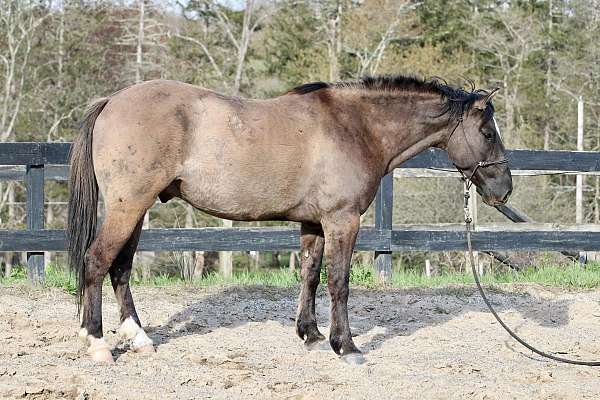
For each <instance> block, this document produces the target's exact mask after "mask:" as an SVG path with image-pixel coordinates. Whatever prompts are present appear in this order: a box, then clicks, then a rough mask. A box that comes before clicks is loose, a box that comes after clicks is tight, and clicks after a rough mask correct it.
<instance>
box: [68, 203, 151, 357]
mask: <svg viewBox="0 0 600 400" xmlns="http://www.w3.org/2000/svg"><path fill="white" fill-rule="evenodd" d="M146 209H147V207H146V206H145V205H144V206H142V205H133V204H131V205H128V206H125V204H122V205H121V206H120V207H119V206H112V207H111V204H108V203H107V204H106V218H105V219H104V223H103V224H102V228H101V229H100V232H99V234H98V236H97V237H96V239H95V240H94V242H93V243H92V245H91V246H90V248H89V249H88V251H87V253H86V257H85V258H86V269H85V279H84V282H83V284H84V288H83V304H82V306H83V311H82V320H81V330H80V332H79V335H80V337H81V338H82V339H84V340H85V341H86V342H87V344H88V346H89V348H88V353H89V354H90V355H91V356H92V359H93V360H94V361H97V362H113V359H112V354H111V352H110V348H109V346H108V345H107V343H106V342H105V341H104V338H103V333H102V281H103V280H104V277H105V276H106V274H107V272H108V270H109V268H110V266H111V265H112V263H113V261H115V259H116V258H117V255H118V254H119V253H120V251H121V249H122V248H123V246H124V245H125V244H126V243H127V241H128V240H129V238H130V237H131V236H132V234H133V232H134V230H135V229H136V226H137V225H138V222H139V220H140V219H141V217H142V215H143V214H144V213H145V212H146Z"/></svg>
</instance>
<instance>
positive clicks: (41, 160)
mask: <svg viewBox="0 0 600 400" xmlns="http://www.w3.org/2000/svg"><path fill="white" fill-rule="evenodd" d="M70 146H71V144H70V143H29V142H19V143H0V166H2V167H0V180H24V181H25V186H26V189H27V229H24V230H0V251H24V252H27V264H28V276H29V279H30V280H31V281H32V282H33V283H40V282H43V281H44V255H43V254H44V253H43V251H64V250H65V249H66V237H65V232H64V231H63V230H50V229H48V230H47V229H44V180H45V179H54V180H59V181H61V180H66V178H67V176H68V166H67V165H66V164H67V163H68V155H69V151H70ZM507 158H508V160H509V166H510V168H511V170H513V171H528V172H529V173H531V172H530V171H533V173H535V171H540V173H548V172H555V173H565V172H568V173H588V174H597V173H600V152H582V151H540V150H512V151H508V152H507ZM23 166H24V167H23ZM452 168H453V165H452V163H451V162H450V160H449V159H448V156H447V154H446V153H445V152H443V151H441V150H436V149H431V150H428V151H425V152H423V153H421V154H419V155H418V156H416V157H414V158H413V159H411V160H409V161H407V162H405V163H404V164H403V165H402V166H401V167H400V170H406V171H411V173H410V174H406V175H404V176H436V175H435V174H427V173H425V172H420V173H419V171H425V170H431V169H433V170H434V171H435V170H446V169H452ZM396 171H397V175H400V176H402V173H398V171H399V170H396ZM411 174H412V175H411ZM439 175H447V172H446V173H445V174H438V175H437V176H439ZM393 184H394V182H393V174H392V173H390V174H388V175H386V176H385V177H384V178H383V179H382V181H381V185H380V187H379V190H378V192H377V196H376V198H375V226H374V227H364V228H363V229H361V231H360V233H359V236H358V241H357V246H356V248H357V250H368V251H375V266H376V268H377V270H378V273H379V275H380V277H381V278H382V279H386V278H387V277H389V275H390V274H391V265H392V257H391V255H392V252H394V251H415V250H422V251H450V250H458V251H462V250H465V249H466V244H465V234H464V232H463V231H462V227H461V226H457V225H447V224H446V225H436V226H431V225H410V226H392V209H393ZM299 233H300V232H299V229H297V228H288V227H276V228H273V227H265V228H237V227H236V228H198V229H148V230H144V231H143V232H142V236H141V239H140V246H139V249H140V250H148V251H160V250H162V251H198V250H213V251H217V250H219V251H221V250H223V251H227V250H260V251H268V250H296V249H298V248H299V242H300V241H299ZM473 246H474V248H475V249H476V250H556V251H563V250H578V251H600V228H599V227H598V226H596V225H579V226H562V227H557V226H555V225H548V224H528V223H527V224H526V223H523V224H518V228H517V227H516V226H515V227H509V226H496V225H495V226H488V227H486V226H485V225H480V226H478V230H477V231H476V232H474V233H473Z"/></svg>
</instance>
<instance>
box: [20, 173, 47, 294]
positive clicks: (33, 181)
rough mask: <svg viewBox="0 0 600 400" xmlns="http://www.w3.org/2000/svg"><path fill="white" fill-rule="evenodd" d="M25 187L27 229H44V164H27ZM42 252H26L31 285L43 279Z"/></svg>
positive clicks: (41, 282) (42, 282) (39, 282)
mask: <svg viewBox="0 0 600 400" xmlns="http://www.w3.org/2000/svg"><path fill="white" fill-rule="evenodd" d="M25 186H26V188H27V229H28V230H38V229H44V166H43V165H27V168H26V170H25ZM44 275H45V271H44V252H28V253H27V277H28V278H29V282H30V283H31V284H33V285H42V284H44V281H45V276H44Z"/></svg>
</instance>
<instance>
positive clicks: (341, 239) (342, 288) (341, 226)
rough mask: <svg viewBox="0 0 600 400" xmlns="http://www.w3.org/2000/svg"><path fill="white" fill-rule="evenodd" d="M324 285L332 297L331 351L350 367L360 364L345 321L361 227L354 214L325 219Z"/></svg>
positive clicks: (340, 213)
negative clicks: (357, 237) (354, 252)
mask: <svg viewBox="0 0 600 400" xmlns="http://www.w3.org/2000/svg"><path fill="white" fill-rule="evenodd" d="M322 223H323V230H324V232H325V262H326V265H327V280H328V282H327V286H328V289H329V295H330V297H331V328H330V331H329V343H330V344H331V348H332V349H333V351H335V352H336V353H337V354H339V355H341V356H342V359H343V360H344V361H346V362H347V363H349V364H362V363H363V362H364V357H363V356H362V354H361V352H360V350H358V348H357V347H356V345H355V344H354V342H353V341H352V334H351V332H350V323H349V322H348V293H349V287H348V286H349V282H350V261H351V258H352V250H353V249H354V243H355V242H356V236H357V234H358V229H359V226H360V215H359V214H358V213H357V212H337V213H335V214H334V215H328V216H327V217H326V218H324V220H323V221H322Z"/></svg>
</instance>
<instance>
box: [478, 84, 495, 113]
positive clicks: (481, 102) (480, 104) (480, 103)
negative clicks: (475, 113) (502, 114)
mask: <svg viewBox="0 0 600 400" xmlns="http://www.w3.org/2000/svg"><path fill="white" fill-rule="evenodd" d="M499 90H500V88H499V87H497V88H495V89H493V90H491V91H490V92H489V93H488V94H486V95H485V96H483V97H482V98H480V99H478V100H477V101H475V103H474V104H473V106H474V107H475V108H476V109H478V110H481V111H484V110H485V108H486V107H487V104H488V103H489V102H490V101H492V98H493V97H494V96H495V95H496V93H498V91H499Z"/></svg>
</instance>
